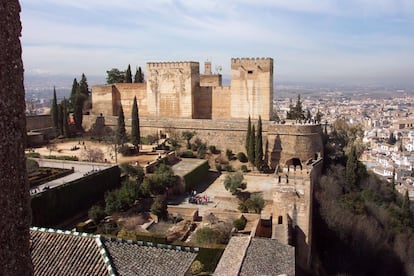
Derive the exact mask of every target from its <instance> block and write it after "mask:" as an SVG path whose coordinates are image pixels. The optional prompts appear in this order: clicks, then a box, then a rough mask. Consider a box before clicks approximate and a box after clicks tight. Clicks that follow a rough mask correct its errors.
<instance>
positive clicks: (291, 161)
mask: <svg viewBox="0 0 414 276" xmlns="http://www.w3.org/2000/svg"><path fill="white" fill-rule="evenodd" d="M285 165H286V166H287V167H288V170H289V169H290V167H291V166H293V169H294V170H296V167H299V168H300V170H302V162H301V161H300V159H299V158H298V157H293V158H290V159H288V160H286V163H285Z"/></svg>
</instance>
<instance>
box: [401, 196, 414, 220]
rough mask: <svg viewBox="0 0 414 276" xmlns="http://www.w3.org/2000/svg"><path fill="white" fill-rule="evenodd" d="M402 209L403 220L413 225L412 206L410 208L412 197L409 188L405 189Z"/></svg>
mask: <svg viewBox="0 0 414 276" xmlns="http://www.w3.org/2000/svg"><path fill="white" fill-rule="evenodd" d="M401 211H402V222H403V224H404V225H405V226H409V225H411V222H412V218H411V208H410V197H409V196H408V190H407V191H405V194H404V198H403V200H402V204H401Z"/></svg>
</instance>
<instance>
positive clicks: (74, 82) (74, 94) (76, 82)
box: [70, 78, 80, 104]
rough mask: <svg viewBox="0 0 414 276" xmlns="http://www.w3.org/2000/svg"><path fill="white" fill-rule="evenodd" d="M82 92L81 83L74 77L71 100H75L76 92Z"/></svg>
mask: <svg viewBox="0 0 414 276" xmlns="http://www.w3.org/2000/svg"><path fill="white" fill-rule="evenodd" d="M79 92H80V87H79V83H78V81H77V80H76V78H74V79H73V83H72V90H71V92H70V101H71V102H72V104H73V102H74V99H75V96H76V94H78V93H79Z"/></svg>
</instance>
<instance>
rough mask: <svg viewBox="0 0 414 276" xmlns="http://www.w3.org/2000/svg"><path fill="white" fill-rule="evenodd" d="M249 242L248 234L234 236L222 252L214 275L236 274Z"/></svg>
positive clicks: (227, 275) (231, 275)
mask: <svg viewBox="0 0 414 276" xmlns="http://www.w3.org/2000/svg"><path fill="white" fill-rule="evenodd" d="M249 243H250V237H249V236H240V237H237V236H234V237H232V238H231V239H230V242H229V244H228V245H227V246H226V249H225V250H224V252H223V256H221V259H220V261H219V263H218V265H217V267H216V270H215V271H214V275H215V276H233V275H238V273H239V271H240V267H241V265H242V263H243V259H244V255H245V254H246V250H247V247H248V246H249Z"/></svg>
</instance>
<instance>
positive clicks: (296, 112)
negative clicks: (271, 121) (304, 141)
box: [286, 94, 305, 120]
mask: <svg viewBox="0 0 414 276" xmlns="http://www.w3.org/2000/svg"><path fill="white" fill-rule="evenodd" d="M286 118H287V119H291V120H303V119H305V112H304V110H303V107H302V101H301V99H300V94H298V98H297V100H296V105H295V106H293V104H290V105H289V111H288V112H287V114H286Z"/></svg>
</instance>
